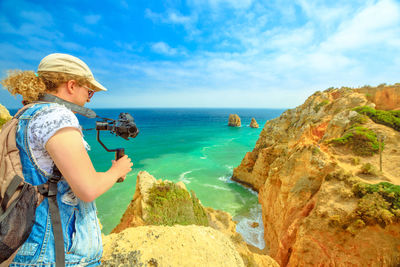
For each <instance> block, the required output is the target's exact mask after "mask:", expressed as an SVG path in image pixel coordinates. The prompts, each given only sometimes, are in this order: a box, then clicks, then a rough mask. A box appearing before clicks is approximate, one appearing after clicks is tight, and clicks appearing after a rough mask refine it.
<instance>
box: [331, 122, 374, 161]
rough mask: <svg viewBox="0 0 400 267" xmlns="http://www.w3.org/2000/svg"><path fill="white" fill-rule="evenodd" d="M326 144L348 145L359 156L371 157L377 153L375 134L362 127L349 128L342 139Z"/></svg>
mask: <svg viewBox="0 0 400 267" xmlns="http://www.w3.org/2000/svg"><path fill="white" fill-rule="evenodd" d="M328 142H329V143H330V144H333V145H348V146H350V147H351V149H352V150H353V152H354V154H356V155H359V156H372V155H373V154H374V153H377V152H378V151H379V142H378V138H377V136H376V133H375V132H374V131H372V130H370V129H368V128H365V127H362V126H354V127H351V128H350V129H349V130H348V131H346V132H345V133H344V134H343V136H342V137H339V138H335V139H332V140H329V141H328Z"/></svg>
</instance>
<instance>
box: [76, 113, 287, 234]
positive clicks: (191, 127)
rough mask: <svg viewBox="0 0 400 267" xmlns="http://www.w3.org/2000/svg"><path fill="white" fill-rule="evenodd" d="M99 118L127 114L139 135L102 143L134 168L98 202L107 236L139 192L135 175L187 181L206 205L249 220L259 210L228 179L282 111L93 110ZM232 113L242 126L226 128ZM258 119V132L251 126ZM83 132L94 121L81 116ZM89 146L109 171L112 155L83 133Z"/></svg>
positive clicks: (249, 195) (104, 137) (108, 136)
mask: <svg viewBox="0 0 400 267" xmlns="http://www.w3.org/2000/svg"><path fill="white" fill-rule="evenodd" d="M95 111H96V113H97V114H98V115H99V116H102V117H107V118H115V119H116V118H117V117H118V114H119V113H120V112H129V113H130V114H131V115H132V116H133V117H134V118H135V122H136V124H137V126H138V128H139V130H140V133H139V135H138V136H137V137H136V138H135V139H130V140H129V141H126V140H124V139H122V138H120V137H115V136H113V135H111V134H110V133H107V132H101V140H102V141H103V143H105V144H106V146H108V147H109V148H116V147H124V148H125V152H126V154H128V155H129V156H130V157H131V158H132V160H133V162H134V168H133V170H132V172H131V173H129V174H128V176H127V179H126V180H125V182H123V183H120V184H116V185H115V186H114V187H113V188H111V189H110V190H109V191H108V192H106V193H105V194H103V195H102V196H100V197H99V198H98V199H97V200H96V204H97V208H98V212H99V213H98V217H99V219H100V221H101V223H102V224H103V232H104V233H105V234H108V233H109V232H110V231H111V230H112V229H113V228H114V227H115V226H116V225H117V224H118V223H119V220H120V218H121V216H122V214H123V212H124V211H125V209H126V207H127V206H128V204H129V202H130V201H131V199H132V197H133V194H134V192H135V186H136V176H137V174H138V172H139V171H147V172H149V173H150V174H151V175H153V176H154V177H155V178H156V179H163V180H165V179H167V180H170V181H173V182H178V181H183V182H184V183H185V184H186V187H187V188H188V189H189V190H194V191H195V192H196V195H197V197H198V198H199V199H200V200H201V202H202V204H203V205H204V206H209V207H213V208H215V209H221V210H224V211H227V212H229V213H230V214H231V215H232V216H249V215H248V214H249V211H250V210H251V209H252V208H254V207H255V206H257V203H258V200H257V195H256V194H255V193H253V192H251V191H250V190H248V189H246V188H244V187H242V186H240V185H238V184H237V183H233V182H231V181H230V180H229V178H230V177H231V176H232V172H233V168H234V167H236V166H238V165H239V164H240V162H241V160H242V159H243V157H244V155H245V153H246V152H248V151H251V150H252V149H253V148H254V145H255V143H256V141H257V139H258V136H259V134H260V132H261V130H262V127H263V125H264V124H265V122H266V121H267V120H269V119H272V118H275V117H277V116H279V115H280V114H281V113H282V112H283V110H272V109H130V110H113V109H107V110H104V109H103V110H101V109H99V110H95ZM230 113H236V114H238V115H239V116H240V117H241V120H242V127H240V128H234V127H228V126H227V122H228V117H229V114H230ZM252 117H255V118H256V120H257V122H258V123H259V125H260V128H259V129H253V128H250V127H248V125H249V124H250V121H251V118H252ZM79 119H80V121H81V124H82V125H83V127H84V128H92V127H94V121H93V120H88V119H86V118H83V117H80V118H79ZM84 134H85V139H86V140H87V142H88V143H89V145H90V146H91V150H90V151H89V154H90V156H91V158H92V161H93V163H94V165H95V168H96V169H97V170H98V171H105V170H107V169H108V168H109V167H110V164H111V163H110V162H111V160H112V159H113V158H114V153H110V152H106V151H105V150H104V148H103V147H101V146H100V144H98V142H97V141H96V131H85V132H84Z"/></svg>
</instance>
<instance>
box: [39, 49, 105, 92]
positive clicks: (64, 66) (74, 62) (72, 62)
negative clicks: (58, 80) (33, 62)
mask: <svg viewBox="0 0 400 267" xmlns="http://www.w3.org/2000/svg"><path fill="white" fill-rule="evenodd" d="M41 71H54V72H62V73H68V74H73V75H77V76H81V77H85V78H87V79H88V80H89V82H90V83H91V84H92V85H93V86H94V88H92V89H93V90H95V91H107V89H106V88H105V87H104V86H103V85H101V84H100V83H99V82H98V81H96V80H95V79H94V76H93V73H92V72H91V71H90V69H89V67H88V66H87V65H86V64H85V62H83V61H82V60H80V59H79V58H77V57H74V56H71V55H68V54H60V53H55V54H50V55H48V56H46V57H44V58H43V59H42V61H40V63H39V67H38V69H37V72H38V73H39V72H41Z"/></svg>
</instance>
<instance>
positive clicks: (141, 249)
mask: <svg viewBox="0 0 400 267" xmlns="http://www.w3.org/2000/svg"><path fill="white" fill-rule="evenodd" d="M103 244H104V253H103V258H102V266H121V265H120V264H122V266H176V267H180V266H226V267H231V266H238V267H239V266H245V265H244V263H243V260H242V258H241V257H240V255H239V253H238V252H237V251H236V249H235V246H234V244H233V243H232V241H231V240H230V239H229V238H227V237H226V236H225V235H224V234H222V233H221V232H219V231H217V230H214V229H212V228H210V227H203V226H195V225H190V226H181V225H175V226H172V227H170V226H140V227H134V228H128V229H125V230H124V231H122V232H121V233H118V234H110V235H108V236H105V237H103Z"/></svg>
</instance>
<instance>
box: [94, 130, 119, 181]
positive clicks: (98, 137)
mask: <svg viewBox="0 0 400 267" xmlns="http://www.w3.org/2000/svg"><path fill="white" fill-rule="evenodd" d="M97 141H98V142H99V143H100V145H102V146H103V147H104V149H105V150H107V151H108V152H115V160H119V159H120V158H122V157H123V156H125V149H124V148H116V149H108V148H107V147H106V146H105V145H104V144H103V142H101V140H100V131H99V130H97ZM123 181H124V179H123V178H122V177H120V178H118V180H117V183H122V182H123Z"/></svg>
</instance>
